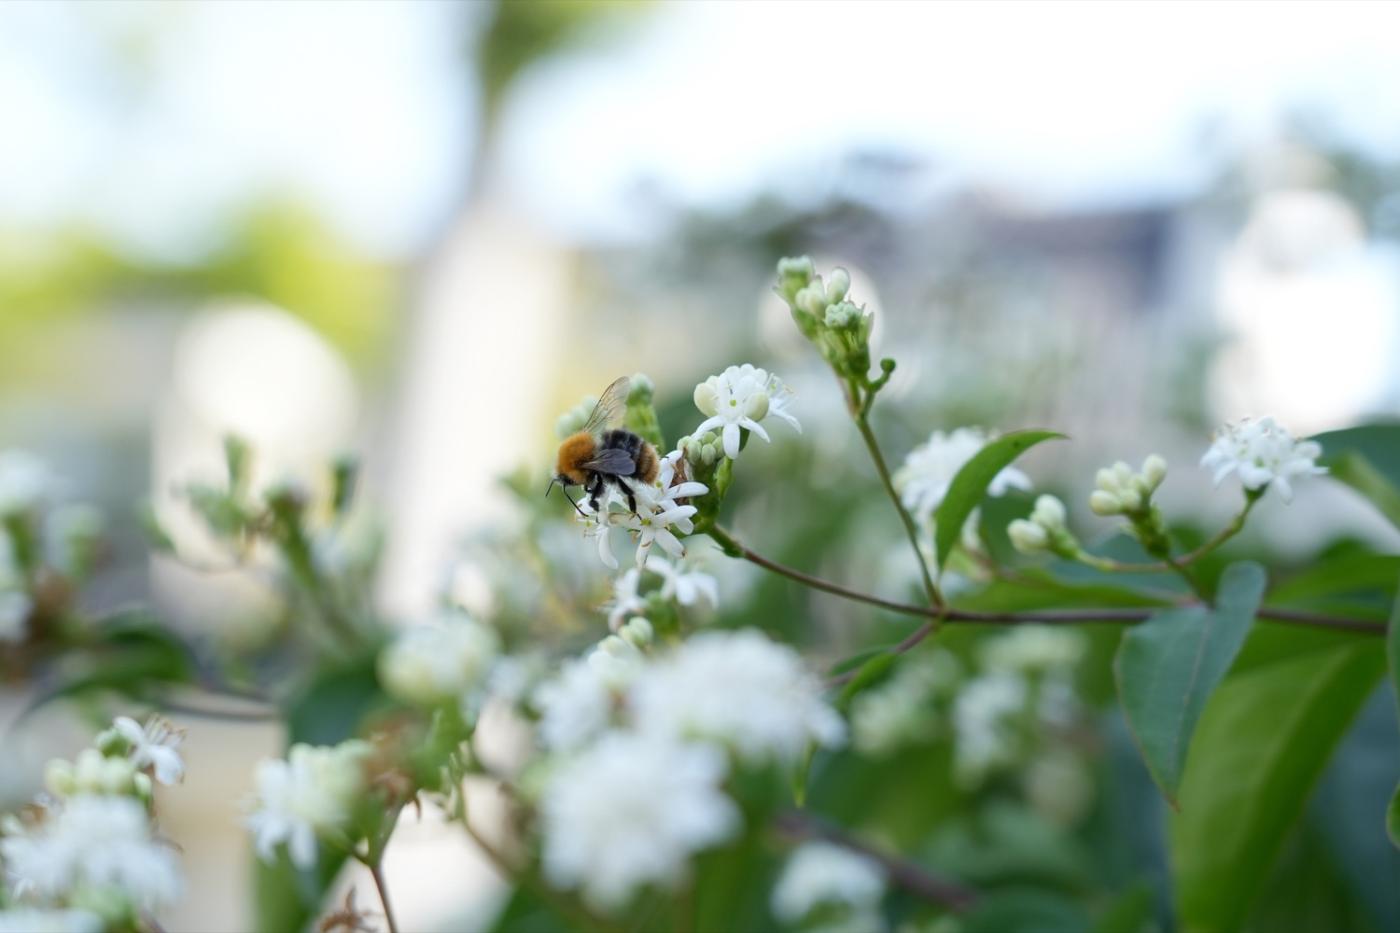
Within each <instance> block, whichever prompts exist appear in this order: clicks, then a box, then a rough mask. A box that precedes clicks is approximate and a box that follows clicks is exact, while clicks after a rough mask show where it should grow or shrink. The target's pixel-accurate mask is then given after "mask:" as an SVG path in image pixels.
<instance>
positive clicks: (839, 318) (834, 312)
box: [826, 301, 865, 329]
mask: <svg viewBox="0 0 1400 933" xmlns="http://www.w3.org/2000/svg"><path fill="white" fill-rule="evenodd" d="M864 318H865V312H864V311H862V310H861V309H860V308H858V307H857V306H856V305H853V304H851V303H850V302H849V301H842V302H838V303H837V304H834V305H831V306H830V307H828V308H827V309H826V326H827V327H834V328H840V329H844V328H854V327H857V326H859V325H860V324H862V323H863V322H864Z"/></svg>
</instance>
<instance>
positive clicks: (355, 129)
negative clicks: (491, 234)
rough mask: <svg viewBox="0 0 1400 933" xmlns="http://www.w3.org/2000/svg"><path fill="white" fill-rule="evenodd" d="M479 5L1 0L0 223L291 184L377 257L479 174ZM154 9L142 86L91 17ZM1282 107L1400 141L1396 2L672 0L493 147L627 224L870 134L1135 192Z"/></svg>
mask: <svg viewBox="0 0 1400 933" xmlns="http://www.w3.org/2000/svg"><path fill="white" fill-rule="evenodd" d="M479 10H480V8H479V7H478V8H475V9H473V8H470V7H467V8H454V7H450V6H446V5H442V4H426V3H425V4H393V5H388V4H370V3H363V4H335V5H322V4H305V5H301V4H290V5H289V4H275V5H274V4H205V5H182V6H175V5H158V6H150V5H134V6H127V5H122V6H113V5H107V4H75V5H63V6H60V5H53V4H36V5H29V4H5V5H3V6H0V134H3V135H0V220H8V221H15V220H18V221H20V222H30V223H37V224H45V223H49V222H53V221H54V220H56V219H59V218H64V217H71V216H74V215H77V216H83V217H91V218H94V219H96V220H97V221H98V222H99V223H100V224H102V225H104V226H105V227H107V228H108V229H111V230H113V231H114V232H116V233H117V234H119V236H120V237H121V238H122V239H123V240H125V241H126V242H128V243H129V244H130V245H131V246H132V247H133V248H137V249H142V250H146V251H152V252H155V253H159V254H166V255H179V254H180V253H181V252H182V251H197V250H198V248H199V246H200V245H201V244H202V243H203V242H205V241H206V239H207V237H209V236H210V235H212V232H213V231H215V230H217V228H218V223H219V220H220V219H221V218H222V217H224V216H226V215H227V213H228V211H230V210H231V209H233V208H235V207H237V206H238V205H239V204H240V203H243V202H245V201H246V200H247V199H248V198H250V197H252V196H254V195H256V194H257V193H259V192H262V191H268V190H290V191H293V192H298V193H300V194H301V195H303V196H304V197H306V198H307V199H309V200H310V201H311V202H312V203H313V204H314V205H316V206H318V207H319V208H320V209H321V210H322V211H323V212H324V213H325V214H326V215H327V216H328V217H329V218H330V219H331V220H332V221H333V222H334V223H335V224H336V225H337V226H339V227H340V228H341V229H343V230H345V231H346V232H347V233H348V234H349V235H351V236H352V237H354V238H355V239H356V240H357V241H358V242H360V243H362V244H364V245H366V246H367V247H368V248H370V249H372V250H375V251H376V252H380V253H385V254H390V255H393V254H403V253H407V252H411V251H413V250H415V249H418V248H421V247H422V246H423V245H424V244H425V243H426V242H428V241H429V240H430V238H431V236H432V234H433V233H434V232H435V231H436V230H437V229H438V227H439V225H440V224H441V222H442V221H443V220H444V219H445V218H446V217H447V216H448V215H449V213H450V211H451V210H452V208H453V207H454V206H455V198H456V195H457V193H458V192H459V191H460V189H461V186H462V182H463V178H464V176H465V173H466V172H467V171H468V169H469V166H468V165H467V164H466V160H467V159H468V158H469V151H470V146H469V142H470V133H471V132H472V127H473V126H474V122H475V116H474V114H475V92H474V88H473V85H472V82H471V80H470V78H469V72H468V70H467V69H466V68H465V67H464V64H463V56H464V46H465V45H466V44H467V41H466V38H465V37H466V35H467V30H465V29H464V28H463V26H462V22H463V18H464V17H466V18H470V17H471V16H473V15H476V13H477V12H479ZM152 19H155V20H159V21H160V22H161V23H162V24H163V28H162V31H161V32H160V33H159V36H160V38H159V40H158V41H156V42H154V43H153V44H152V45H151V46H150V51H149V55H150V61H151V63H152V65H151V67H152V70H151V73H150V75H151V76H150V78H149V81H148V83H146V84H142V83H141V82H140V81H139V80H137V79H135V78H128V79H126V80H120V79H114V77H113V75H114V74H121V72H120V71H119V70H116V69H114V67H113V66H114V63H115V62H116V57H115V55H114V52H113V50H112V46H111V43H110V42H106V43H104V42H102V41H99V39H98V37H99V36H106V37H108V38H110V37H111V36H112V35H113V34H114V31H115V32H116V33H117V34H120V32H121V30H120V28H116V29H115V30H114V28H113V25H114V24H117V26H118V27H119V26H120V24H122V23H140V22H145V21H149V20H152ZM99 22H101V23H103V24H104V25H105V27H106V28H103V29H101V30H99V29H98V28H97V23H99ZM128 74H129V75H134V74H137V72H128ZM1297 107H1312V108H1314V109H1316V110H1318V111H1321V112H1323V113H1325V114H1327V115H1329V116H1330V117H1331V118H1332V120H1333V121H1334V122H1335V123H1336V124H1338V125H1339V126H1341V127H1343V128H1344V129H1345V130H1347V131H1348V132H1349V133H1351V134H1352V135H1354V136H1355V137H1356V138H1358V139H1361V140H1364V141H1366V142H1368V143H1369V144H1371V145H1373V146H1375V147H1377V148H1380V149H1383V150H1386V151H1391V152H1400V7H1393V6H1389V5H1385V4H1360V5H1355V6H1351V5H1344V4H1340V3H1328V4H1317V5H1305V4H1267V5H1265V4H1252V3H1249V4H1240V5H1236V6H1227V5H1223V4H1219V3H1212V4H1189V3H1170V4H1168V3H1164V4H1160V5H1143V4H1105V3H1087V4H1083V5H1052V4H1049V3H1029V4H1016V5H1013V4H1009V3H997V4H967V5H964V4H953V3H940V4H915V3H894V4H888V5H886V4H877V3H872V2H854V3H837V2H829V3H808V4H801V5H798V4H791V3H782V2H778V3H763V2H748V3H742V4H738V3H692V4H672V5H665V6H663V7H662V8H661V9H659V10H656V11H654V12H652V13H651V14H650V16H649V17H646V18H634V21H633V22H631V23H628V24H624V25H622V26H618V27H614V28H611V29H609V30H607V31H606V32H605V34H604V35H603V36H602V37H600V41H599V42H598V43H597V44H596V45H595V46H594V47H592V49H591V50H589V51H586V52H580V53H577V54H574V55H571V56H569V57H568V58H566V59H561V60H559V61H556V62H554V63H551V64H550V65H548V66H547V67H545V68H542V69H539V70H537V71H536V72H535V73H533V74H531V75H530V76H528V78H527V80H526V81H525V82H523V83H522V85H521V86H520V87H519V88H517V92H516V94H515V95H514V97H513V99H512V102H511V110H510V118H509V120H508V123H507V126H506V134H505V137H504V140H503V149H502V153H503V155H504V159H503V162H502V164H503V165H504V166H505V175H506V178H507V180H508V182H509V183H510V185H511V188H512V190H513V191H515V192H517V193H518V194H519V195H520V197H521V198H522V200H523V201H524V203H526V204H528V205H529V206H530V208H531V209H532V212H533V213H534V214H535V215H536V216H537V217H539V218H540V219H541V220H542V221H544V222H545V223H546V224H548V225H549V226H551V227H552V228H554V229H556V230H558V231H560V232H561V233H564V234H566V235H570V236H583V237H597V236H613V235H624V236H625V235H626V233H627V232H628V231H629V230H635V229H636V221H637V220H638V218H636V217H633V216H631V215H629V214H628V213H627V209H626V208H627V203H628V201H627V197H626V194H627V191H628V190H629V189H630V188H632V187H633V185H634V184H635V182H636V180H637V179H638V178H639V177H645V178H649V179H652V180H655V181H657V182H660V183H661V184H662V185H663V187H664V188H665V189H666V190H668V191H669V192H671V193H673V194H674V195H675V196H677V197H678V198H679V199H680V200H681V201H683V202H685V203H691V204H696V205H710V206H713V205H718V204H725V203H733V202H738V201H742V200H743V199H745V198H747V197H748V196H749V195H751V194H753V193H754V192H755V191H758V190H762V189H765V188H769V187H771V186H773V184H774V183H775V181H776V182H777V183H778V184H779V185H780V186H781V184H782V181H783V179H784V178H785V177H786V178H787V180H788V182H787V183H788V184H789V186H790V187H791V188H792V191H793V192H794V194H796V193H797V192H799V191H800V190H801V189H802V188H805V187H807V186H808V185H809V184H810V183H811V178H812V175H811V174H810V173H813V172H815V173H818V175H820V173H821V172H822V171H823V170H824V169H825V168H829V167H830V165H832V164H833V160H834V159H836V158H837V157H839V156H840V155H841V154H843V153H846V152H849V151H850V150H852V149H855V148H863V149H870V148H872V147H874V146H875V145H877V144H887V145H888V146H889V147H891V148H902V149H904V150H906V151H908V152H909V153H910V154H912V155H915V156H920V157H923V158H926V159H928V160H929V161H930V163H933V164H937V165H940V166H944V167H946V168H947V169H948V170H949V171H950V175H951V177H953V178H968V177H971V178H977V179H979V180H986V181H992V182H996V183H1000V184H1003V185H1006V186H1009V187H1011V188H1014V189H1016V190H1018V191H1020V192H1022V193H1023V194H1024V195H1025V196H1027V197H1031V198H1036V199H1040V200H1043V201H1047V202H1060V203H1083V202H1087V201H1100V202H1101V201H1105V200H1110V201H1122V200H1139V199H1143V198H1149V197H1152V196H1153V195H1155V194H1159V193H1162V192H1170V191H1178V190H1181V189H1182V188H1183V187H1188V188H1189V187H1190V186H1191V185H1193V184H1195V183H1197V182H1198V181H1199V180H1200V179H1201V178H1203V177H1204V176H1205V175H1206V174H1207V172H1208V170H1209V168H1210V166H1209V165H1208V164H1203V160H1202V154H1203V153H1204V152H1206V151H1208V150H1206V149H1203V148H1202V146H1201V144H1200V142H1199V141H1200V138H1201V131H1202V128H1203V127H1204V126H1206V125H1207V123H1208V121H1211V120H1215V121H1216V122H1217V124H1218V125H1219V126H1220V127H1221V129H1222V130H1223V132H1224V135H1225V138H1226V139H1228V140H1233V141H1237V142H1241V143H1246V144H1247V143H1248V142H1250V141H1251V140H1258V139H1263V138H1266V137H1267V136H1268V134H1269V133H1270V131H1271V130H1272V129H1273V128H1274V127H1275V126H1276V125H1277V121H1278V119H1279V117H1280V115H1281V114H1282V113H1284V112H1285V111H1286V110H1288V109H1289V108H1297ZM795 173H796V174H795Z"/></svg>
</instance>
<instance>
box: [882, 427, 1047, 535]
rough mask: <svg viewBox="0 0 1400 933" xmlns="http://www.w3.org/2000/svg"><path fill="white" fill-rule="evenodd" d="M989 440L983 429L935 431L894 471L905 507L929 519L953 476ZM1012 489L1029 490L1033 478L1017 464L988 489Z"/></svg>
mask: <svg viewBox="0 0 1400 933" xmlns="http://www.w3.org/2000/svg"><path fill="white" fill-rule="evenodd" d="M990 439H991V438H990V437H988V435H987V433H986V432H985V431H983V430H982V429H981V428H957V429H955V430H954V431H952V432H951V433H948V434H944V433H943V432H942V431H934V432H933V434H931V435H930V436H929V439H928V440H927V441H926V442H925V443H923V444H920V445H919V446H918V447H915V448H914V449H913V450H911V451H910V452H909V456H907V457H905V458H904V465H903V466H901V467H900V468H899V469H898V470H896V471H895V474H894V485H895V488H896V489H897V490H899V494H900V500H901V501H902V502H903V503H904V507H905V508H907V509H908V510H909V511H910V512H912V513H913V514H914V515H915V517H917V518H918V519H919V520H920V521H921V522H926V521H928V519H929V518H930V516H932V515H933V512H934V510H935V509H937V508H938V506H939V504H940V503H941V502H942V501H943V497H944V496H946V495H948V487H949V486H951V485H952V483H953V477H955V476H957V475H958V471H959V470H961V469H962V468H963V466H964V465H965V464H966V463H967V461H969V460H971V459H972V458H973V456H975V455H976V454H977V452H978V451H979V450H981V449H982V448H983V447H984V446H986V443H987V441H989V440H990ZM1013 488H1014V489H1030V488H1031V481H1030V478H1029V477H1028V476H1026V474H1024V473H1022V472H1021V471H1020V470H1018V469H1016V468H1015V467H1006V468H1005V469H1003V470H1002V471H1001V472H1000V473H998V474H997V475H996V476H995V477H994V478H993V479H992V482H991V485H989V486H988V487H987V492H988V493H989V494H990V495H993V496H1000V495H1002V494H1004V493H1005V492H1006V491H1007V490H1008V489H1013Z"/></svg>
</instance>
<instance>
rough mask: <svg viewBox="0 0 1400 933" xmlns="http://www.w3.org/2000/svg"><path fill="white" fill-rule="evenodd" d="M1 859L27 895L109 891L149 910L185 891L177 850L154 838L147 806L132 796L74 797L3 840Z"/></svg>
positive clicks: (17, 889)
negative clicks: (23, 829)
mask: <svg viewBox="0 0 1400 933" xmlns="http://www.w3.org/2000/svg"><path fill="white" fill-rule="evenodd" d="M0 856H3V858H4V861H5V870H6V874H7V875H8V876H9V880H10V886H11V890H13V891H14V893H15V894H16V895H18V896H20V897H34V898H37V899H40V900H53V899H58V898H62V897H65V896H66V895H68V894H70V893H72V892H74V891H76V890H79V889H86V888H106V889H116V890H117V891H119V892H121V894H122V895H123V896H124V897H125V898H126V899H128V900H129V901H130V903H132V904H134V905H136V906H138V907H140V908H142V909H150V908H152V907H155V906H158V905H162V904H169V903H172V902H173V901H174V900H175V899H176V898H177V897H179V894H180V867H179V863H178V861H177V859H176V857H175V852H174V851H173V850H172V849H171V848H170V847H168V846H166V845H162V844H161V843H160V842H159V841H157V840H156V839H154V838H152V836H151V825H150V821H149V820H148V819H147V817H146V808H145V807H144V806H142V805H141V804H140V803H139V802H137V801H136V800H134V799H133V798H131V797H109V796H88V795H82V796H77V797H73V798H71V799H69V800H68V801H66V802H65V803H64V804H62V805H61V806H59V807H56V808H54V809H50V810H49V811H48V815H47V817H46V818H45V819H44V821H43V822H42V823H40V824H38V825H37V826H35V827H33V828H32V829H30V830H29V831H27V832H25V833H23V834H21V835H16V836H8V837H6V838H4V839H2V840H0Z"/></svg>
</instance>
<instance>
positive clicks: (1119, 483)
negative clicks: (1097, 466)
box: [1089, 454, 1167, 516]
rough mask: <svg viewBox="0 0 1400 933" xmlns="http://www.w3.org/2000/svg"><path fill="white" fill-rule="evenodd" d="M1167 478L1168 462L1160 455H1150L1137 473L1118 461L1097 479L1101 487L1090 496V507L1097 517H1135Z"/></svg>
mask: <svg viewBox="0 0 1400 933" xmlns="http://www.w3.org/2000/svg"><path fill="white" fill-rule="evenodd" d="M1166 478H1167V461H1166V460H1164V459H1162V458H1161V457H1160V456H1158V455H1157V454H1150V455H1149V456H1148V457H1147V459H1146V460H1144V461H1143V462H1142V469H1141V470H1139V471H1138V472H1136V473H1134V472H1133V468H1132V467H1130V466H1128V464H1126V463H1124V462H1123V461H1122V460H1119V461H1118V462H1117V463H1115V464H1114V465H1113V466H1111V467H1104V468H1103V469H1102V470H1099V472H1098V474H1097V475H1096V476H1095V477H1094V484H1095V485H1096V486H1097V487H1098V488H1097V489H1095V490H1094V491H1093V492H1092V493H1090V494H1089V508H1090V509H1092V510H1093V512H1094V514H1095V515H1104V516H1108V515H1134V514H1136V513H1139V512H1141V511H1143V509H1144V507H1145V506H1146V505H1147V503H1148V501H1149V500H1150V499H1151V498H1152V494H1153V493H1154V492H1156V491H1157V487H1158V486H1161V485H1162V480H1164V479H1166Z"/></svg>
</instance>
